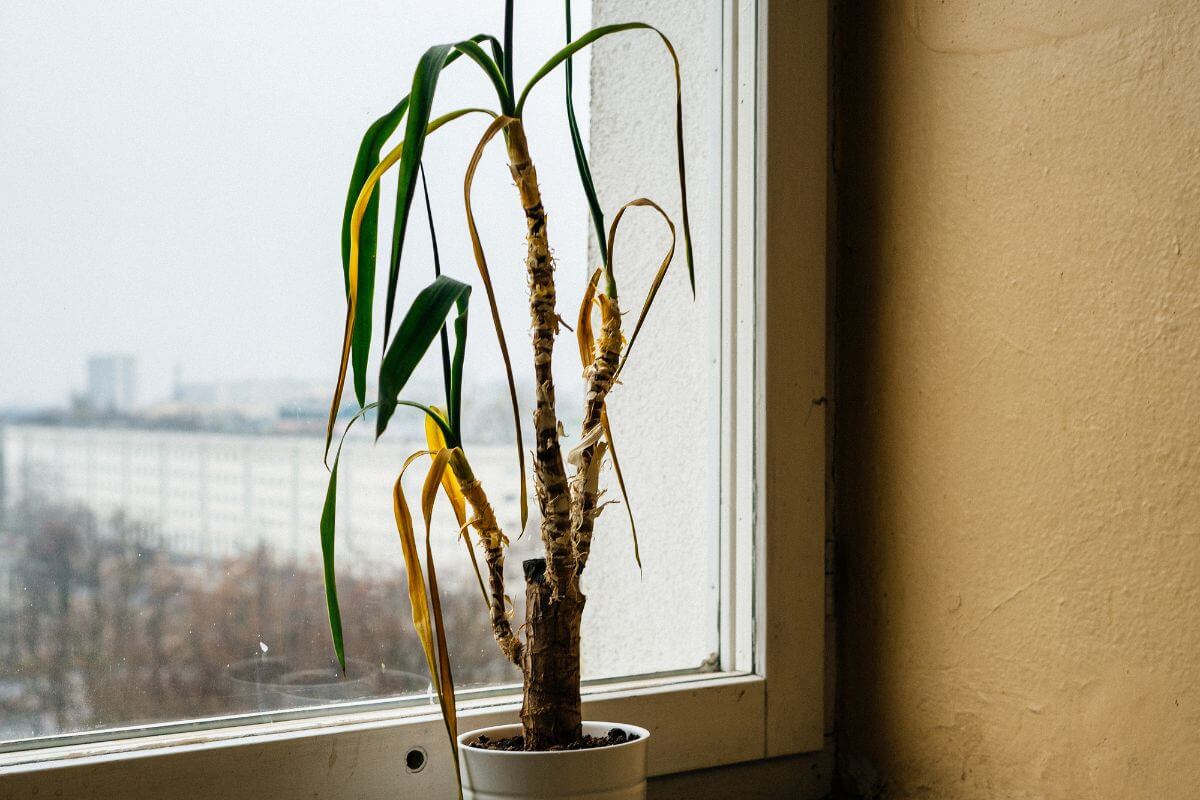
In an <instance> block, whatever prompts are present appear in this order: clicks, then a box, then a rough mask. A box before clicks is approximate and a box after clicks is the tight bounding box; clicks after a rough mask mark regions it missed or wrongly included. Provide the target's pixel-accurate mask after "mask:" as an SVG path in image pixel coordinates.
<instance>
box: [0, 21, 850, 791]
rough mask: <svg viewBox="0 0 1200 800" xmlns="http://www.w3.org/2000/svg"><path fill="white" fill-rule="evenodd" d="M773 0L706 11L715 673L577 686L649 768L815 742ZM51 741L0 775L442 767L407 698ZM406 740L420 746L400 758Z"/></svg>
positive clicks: (793, 27)
mask: <svg viewBox="0 0 1200 800" xmlns="http://www.w3.org/2000/svg"><path fill="white" fill-rule="evenodd" d="M786 5H787V7H786V9H784V8H783V7H782V6H784V4H782V3H778V2H776V3H773V4H772V3H770V2H769V0H757V1H755V0H744V1H742V2H736V3H734V2H732V0H728V1H727V2H726V3H725V11H724V29H725V30H724V37H723V38H724V42H723V64H724V68H725V71H724V75H725V87H724V98H723V107H724V114H723V117H724V121H723V125H724V133H723V142H724V143H723V152H722V161H723V165H722V168H723V174H724V175H726V176H727V177H728V180H727V182H726V185H725V187H724V190H723V194H724V197H723V199H722V217H723V222H722V248H721V250H722V260H723V262H724V263H723V270H722V276H723V277H722V292H721V299H720V303H721V315H722V341H721V347H722V355H723V363H722V384H723V389H722V400H721V430H720V434H719V435H720V440H721V441H720V453H721V485H720V492H719V493H720V515H721V525H720V529H721V544H720V551H719V552H720V557H721V568H720V569H721V596H720V603H721V606H720V615H721V616H720V625H721V644H722V653H721V664H720V667H721V671H719V672H714V673H692V674H685V675H665V676H664V675H660V676H652V677H648V678H643V679H627V680H622V681H618V682H612V683H600V684H590V685H588V686H586V687H585V689H584V714H585V716H586V717H587V718H589V719H598V720H612V721H623V722H629V723H635V724H640V725H643V726H645V727H647V728H648V729H650V730H651V731H652V733H653V737H654V738H653V742H652V746H651V748H650V751H649V770H650V774H651V775H663V774H669V773H674V772H680V771H686V770H693V769H700V768H705V767H713V766H719V765H722V764H729V763H736V762H739V761H746V760H751V759H757V758H762V757H764V756H775V755H783V754H787V753H797V752H807V751H814V750H819V749H821V747H822V745H823V741H824V731H825V720H824V713H823V712H824V706H825V700H824V693H825V687H826V685H827V681H826V680H825V656H826V647H825V644H824V643H825V640H826V633H827V632H826V624H827V620H826V609H825V576H824V571H825V570H824V549H825V502H824V491H825V488H824V484H825V442H824V440H825V411H826V409H827V408H828V403H827V402H822V401H820V398H823V397H825V393H824V386H825V316H824V313H825V225H826V217H825V202H826V185H825V175H826V165H827V152H828V150H827V144H826V142H827V133H826V119H827V117H826V63H825V60H826V54H827V41H826V31H827V20H826V16H827V5H826V3H824V2H821V0H801V2H797V3H789V4H786ZM768 166H769V167H770V168H768ZM797 387H800V388H799V389H797ZM797 391H800V392H812V393H813V394H812V398H811V401H812V402H811V403H810V402H809V400H810V399H809V398H806V397H805V395H804V394H801V395H800V397H799V398H797V396H796V393H797ZM810 405H811V411H810V410H809V408H808V407H809V406H810ZM797 409H801V411H802V415H803V414H806V415H807V416H803V418H802V419H797V418H796V411H797ZM768 532H770V536H768ZM773 621H777V622H773ZM768 680H769V681H770V684H771V691H770V692H769V693H768V692H767V683H768ZM518 707H519V698H517V697H514V696H513V695H505V696H496V695H494V694H492V695H490V696H483V697H477V698H474V699H467V700H465V701H464V702H463V703H462V704H461V712H460V729H462V730H468V729H470V728H473V727H483V726H487V725H492V724H501V723H504V722H508V721H511V720H512V719H513V717H514V714H515V712H516V711H517V709H518ZM62 741H64V744H62V745H61V746H57V747H47V748H43V749H38V750H31V749H27V750H22V751H16V752H10V753H7V754H0V790H3V792H4V793H9V794H15V795H17V796H20V795H22V793H23V792H25V793H28V792H27V790H29V789H32V788H33V787H37V788H38V789H40V790H41V791H43V792H46V793H47V794H54V793H55V792H60V793H61V794H62V795H63V796H88V797H93V798H96V799H97V800H103V798H108V797H113V798H115V797H121V798H127V799H128V800H138V798H141V797H160V796H165V795H167V794H169V793H170V792H171V791H177V790H178V788H179V787H180V786H188V787H189V792H190V796H192V797H195V798H197V800H206V798H209V797H212V798H218V797H219V798H222V799H223V800H237V798H243V797H244V798H247V799H248V798H256V799H257V798H262V797H264V796H268V797H269V796H293V795H296V796H299V794H300V793H304V794H305V796H317V797H336V796H340V793H342V792H345V791H346V790H347V787H348V786H353V789H354V791H355V793H356V795H358V796H362V797H371V798H374V797H379V798H384V797H389V798H390V797H394V796H395V795H396V791H397V789H398V788H402V789H403V790H404V791H405V792H411V793H412V796H440V795H439V794H437V793H438V792H445V791H447V790H448V788H449V787H452V781H453V777H452V776H453V768H452V764H451V762H450V757H449V752H448V750H447V747H446V741H445V728H444V726H443V724H442V722H441V720H440V718H439V717H438V716H437V714H436V713H435V712H434V711H432V710H431V709H430V708H429V707H428V706H420V707H416V706H413V705H412V704H411V703H409V704H406V705H403V706H401V705H398V704H396V703H394V702H393V703H383V704H382V705H381V707H380V708H378V709H377V710H371V711H361V710H347V709H344V708H341V709H339V708H334V709H332V712H331V713H324V714H321V715H319V716H306V717H302V718H298V719H287V720H278V721H273V722H262V723H251V724H242V725H231V726H227V727H214V728H204V729H193V730H187V731H176V732H171V733H162V734H160V735H155V736H142V737H136V738H126V739H108V740H103V741H92V742H87V741H82V737H80V738H72V737H62ZM413 748H422V749H424V751H425V752H426V754H427V756H428V762H427V765H426V766H425V767H424V768H423V769H422V770H421V771H419V772H417V773H408V772H407V771H406V768H405V766H404V758H403V756H404V754H405V753H407V752H408V751H409V750H411V749H413ZM426 792H428V794H426ZM314 793H315V794H314Z"/></svg>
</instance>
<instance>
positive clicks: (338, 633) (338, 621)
mask: <svg viewBox="0 0 1200 800" xmlns="http://www.w3.org/2000/svg"><path fill="white" fill-rule="evenodd" d="M339 455H340V454H339ZM337 474H338V462H337V459H336V458H335V459H334V461H333V469H332V470H331V471H330V472H329V488H327V489H326V490H325V507H324V508H323V509H322V511H321V558H322V561H323V562H324V567H325V606H326V608H327V610H328V612H329V632H330V634H332V635H333V651H334V653H336V654H337V660H338V664H340V665H341V667H342V674H343V675H345V674H346V645H345V642H344V640H343V638H342V612H341V609H340V608H339V607H338V596H337V579H336V577H335V575H336V572H335V569H334V562H333V539H334V527H335V519H336V517H337Z"/></svg>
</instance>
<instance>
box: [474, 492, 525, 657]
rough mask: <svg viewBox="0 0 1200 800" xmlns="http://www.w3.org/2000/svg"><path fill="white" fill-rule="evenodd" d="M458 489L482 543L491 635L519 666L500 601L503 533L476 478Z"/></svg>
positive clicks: (517, 643) (517, 644)
mask: <svg viewBox="0 0 1200 800" xmlns="http://www.w3.org/2000/svg"><path fill="white" fill-rule="evenodd" d="M462 492H463V497H465V498H466V500H467V502H468V503H469V504H470V506H471V510H472V511H473V512H474V514H475V516H474V518H473V519H472V524H473V525H474V526H475V530H476V531H478V533H479V541H480V542H482V543H483V553H484V562H485V563H486V564H487V574H488V614H489V617H490V618H491V623H492V635H493V636H494V637H496V644H498V645H500V651H501V652H502V653H504V657H505V658H506V659H508V660H509V661H511V662H512V663H514V664H516V665H517V666H521V642H520V640H519V639H517V637H516V636H514V635H513V630H512V624H511V623H510V622H509V620H508V608H507V604H506V603H505V601H504V545H505V543H506V542H505V538H504V534H503V533H501V532H500V526H499V525H498V524H497V523H496V513H495V512H494V511H493V510H492V505H491V503H489V502H488V499H487V495H486V494H485V493H484V491H483V486H482V485H481V484H480V483H479V481H476V480H471V481H466V482H464V483H463V484H462Z"/></svg>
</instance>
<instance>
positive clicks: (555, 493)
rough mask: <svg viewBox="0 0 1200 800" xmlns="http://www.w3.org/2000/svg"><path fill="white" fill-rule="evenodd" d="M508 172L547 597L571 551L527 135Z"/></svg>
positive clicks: (561, 580) (570, 575)
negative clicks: (521, 233) (521, 239)
mask: <svg viewBox="0 0 1200 800" xmlns="http://www.w3.org/2000/svg"><path fill="white" fill-rule="evenodd" d="M508 157H509V170H510V171H511V172H512V176H513V182H514V183H515V184H516V186H517V191H518V193H519V194H520V196H521V208H522V209H524V211H525V225H526V235H525V244H526V254H525V268H526V271H527V273H528V275H529V317H530V333H531V338H532V340H533V371H534V381H535V382H534V397H535V399H536V406H535V407H534V411H533V428H534V436H535V437H536V439H537V447H536V448H535V450H534V454H535V459H534V463H533V478H534V488H535V489H536V490H537V498H538V506H539V507H540V509H541V512H542V544H543V546H544V547H545V549H546V564H547V570H546V580H547V582H548V583H549V584H550V593H551V596H552V597H554V598H557V597H558V596H559V595H560V594H566V593H567V592H568V591H569V589H570V584H571V583H573V582H574V581H575V580H576V574H575V548H574V546H573V543H572V541H571V519H570V514H571V498H570V490H569V487H568V485H567V472H566V469H565V468H564V466H563V455H562V448H561V447H560V445H559V432H558V413H557V411H556V410H555V407H554V372H553V370H552V369H551V365H552V361H553V356H554V338H555V336H556V335H557V333H558V311H557V309H556V307H555V304H556V301H557V296H556V293H555V288H554V261H553V259H552V258H551V257H550V243H549V239H548V237H547V235H546V209H545V208H543V207H542V194H541V190H540V189H539V188H538V182H537V170H536V169H534V166H533V161H532V160H531V159H530V157H529V144H528V143H527V142H526V140H525V130H524V129H523V128H522V127H521V124H520V123H519V122H518V123H515V124H513V125H512V126H510V127H509V129H508Z"/></svg>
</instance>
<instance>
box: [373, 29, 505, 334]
mask: <svg viewBox="0 0 1200 800" xmlns="http://www.w3.org/2000/svg"><path fill="white" fill-rule="evenodd" d="M455 53H461V54H462V55H465V56H467V57H468V58H470V59H471V60H473V61H474V62H475V63H477V64H478V65H479V66H480V67H481V68H482V69H483V71H484V72H485V73H486V74H487V76H488V77H489V78H490V79H491V80H492V83H493V85H494V86H495V87H496V93H497V96H498V97H499V98H500V106H501V109H502V110H503V111H505V112H507V111H508V110H509V109H511V108H512V94H511V93H510V92H509V91H508V88H507V87H506V86H505V85H504V76H503V75H502V74H501V73H500V68H499V67H498V66H497V65H496V62H495V61H493V60H492V58H491V57H490V56H488V54H487V53H485V52H484V51H483V48H482V47H480V46H479V45H478V44H477V43H476V42H475V41H473V40H470V39H468V40H466V41H462V42H457V43H455V44H439V45H435V46H433V47H431V48H429V49H428V50H426V51H425V54H424V55H423V56H421V60H420V61H418V62H417V68H416V70H415V71H414V72H413V81H412V91H411V92H410V93H409V95H408V97H409V101H408V120H407V121H406V123H405V131H404V148H403V150H402V152H401V155H400V163H399V168H398V170H397V173H398V180H397V184H396V217H395V222H394V224H393V226H392V252H391V261H390V263H389V266H388V285H387V302H386V307H385V310H384V317H383V339H384V342H385V343H386V342H387V341H388V340H389V337H390V336H391V331H392V314H393V312H394V310H395V305H396V285H397V280H398V278H399V275H400V256H401V253H402V252H403V250H404V237H405V235H406V233H407V231H408V217H409V212H410V211H411V210H412V201H413V194H414V193H415V192H416V189H417V169H418V168H419V167H420V163H421V154H422V153H423V152H424V149H425V134H426V131H425V128H426V126H427V125H428V124H429V118H430V114H431V111H432V108H433V98H434V95H435V94H436V93H437V83H438V78H439V77H440V76H441V73H442V70H443V69H444V68H445V66H446V65H447V64H449V63H450V60H451V59H452V57H453V56H454V54H455ZM385 346H386V345H385Z"/></svg>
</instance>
